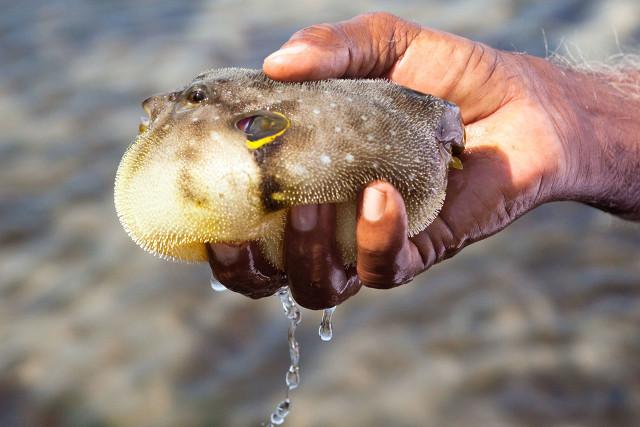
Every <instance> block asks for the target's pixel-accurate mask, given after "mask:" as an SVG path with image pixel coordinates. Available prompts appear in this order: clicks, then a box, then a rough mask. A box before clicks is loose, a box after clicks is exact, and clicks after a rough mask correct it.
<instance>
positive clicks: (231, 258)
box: [211, 243, 240, 265]
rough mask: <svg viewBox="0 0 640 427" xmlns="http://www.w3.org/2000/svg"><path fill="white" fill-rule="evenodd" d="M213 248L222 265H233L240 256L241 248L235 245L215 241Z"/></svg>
mask: <svg viewBox="0 0 640 427" xmlns="http://www.w3.org/2000/svg"><path fill="white" fill-rule="evenodd" d="M211 250H212V251H213V255H214V256H215V257H216V260H217V261H218V262H219V263H220V264H222V265H232V264H234V263H235V262H236V261H237V260H238V258H239V257H240V248H239V247H238V246H234V245H225V244H224V243H215V244H212V245H211Z"/></svg>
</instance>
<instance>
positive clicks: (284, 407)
mask: <svg viewBox="0 0 640 427" xmlns="http://www.w3.org/2000/svg"><path fill="white" fill-rule="evenodd" d="M289 409H291V401H290V400H289V399H285V400H283V401H282V402H280V403H279V404H278V406H277V407H276V411H275V413H276V414H278V415H280V416H281V417H282V418H284V417H286V416H287V415H289Z"/></svg>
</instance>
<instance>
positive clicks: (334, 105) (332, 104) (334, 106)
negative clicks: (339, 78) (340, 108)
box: [329, 102, 337, 108]
mask: <svg viewBox="0 0 640 427" xmlns="http://www.w3.org/2000/svg"><path fill="white" fill-rule="evenodd" d="M329 107H331V108H336V107H337V105H336V103H335V102H332V103H331V104H329Z"/></svg>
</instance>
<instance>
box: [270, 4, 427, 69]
mask: <svg viewBox="0 0 640 427" xmlns="http://www.w3.org/2000/svg"><path fill="white" fill-rule="evenodd" d="M419 33H420V27H419V26H418V25H416V24H412V23H409V22H406V21H403V20H401V19H400V18H398V17H396V16H394V15H391V14H388V13H372V14H366V15H360V16H357V17H355V18H353V19H350V20H348V21H342V22H338V23H336V24H321V25H314V26H311V27H308V28H304V29H302V30H300V31H298V32H296V33H295V34H294V35H293V36H292V37H291V38H290V39H289V41H287V42H286V43H285V44H284V45H283V46H282V47H281V48H280V50H278V51H276V52H274V53H273V54H271V55H269V56H268V57H267V58H266V59H265V61H264V65H263V69H264V72H265V74H267V75H268V76H269V77H270V78H272V79H274V80H289V81H301V80H321V79H327V78H338V77H380V76H382V75H384V74H386V73H387V72H388V71H389V70H390V69H391V67H392V66H393V64H394V63H395V62H396V61H397V60H398V58H400V57H401V56H402V55H403V53H404V51H405V50H406V49H407V47H408V46H409V44H410V42H411V40H412V39H413V38H415V37H417V35H418V34H419Z"/></svg>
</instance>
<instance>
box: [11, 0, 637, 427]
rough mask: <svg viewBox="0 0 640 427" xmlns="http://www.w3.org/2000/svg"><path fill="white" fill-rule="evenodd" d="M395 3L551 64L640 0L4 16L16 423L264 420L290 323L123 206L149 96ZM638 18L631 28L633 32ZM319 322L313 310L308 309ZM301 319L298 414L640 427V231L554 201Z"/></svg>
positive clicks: (185, 6) (247, 4) (596, 44)
mask: <svg viewBox="0 0 640 427" xmlns="http://www.w3.org/2000/svg"><path fill="white" fill-rule="evenodd" d="M380 9H386V10H390V11H393V12H396V13H398V14H400V15H402V16H405V17H410V18H411V19H413V20H415V21H418V22H421V23H423V24H428V25H432V26H436V27H439V28H442V29H446V30H450V31H455V32H460V33H462V34H464V35H468V36H473V37H476V38H479V39H481V40H484V41H486V42H488V43H491V44H493V45H496V46H499V47H502V48H505V49H512V50H518V51H528V52H531V53H535V54H544V52H545V48H544V38H543V36H542V32H541V29H544V30H545V34H546V38H547V40H548V43H549V46H550V48H551V49H554V48H555V47H557V46H558V45H559V44H560V42H561V41H562V40H564V41H565V43H569V44H572V43H575V44H577V45H579V46H580V47H581V48H582V51H583V52H584V54H585V55H586V56H590V57H592V58H596V59H601V58H603V57H606V56H607V55H609V54H612V53H616V52H617V51H618V49H619V48H618V44H617V43H618V42H617V41H616V40H618V41H619V44H620V45H634V46H637V45H638V41H639V40H640V22H639V21H638V20H639V18H638V17H639V16H640V3H638V2H637V1H635V0H611V1H609V0H608V1H606V2H598V1H579V0H556V1H524V0H499V1H491V2H489V1H472V0H459V1H451V2H439V1H418V0H412V1H405V2H393V3H391V2H389V3H386V2H382V1H370V2H366V1H352V2H343V1H337V0H330V1H325V2H315V1H314V2H311V1H296V2H293V1H278V2H275V1H271V0H269V1H260V2H258V1H257V0H256V1H239V2H236V1H234V2H232V1H230V0H227V1H215V2H206V1H196V2H175V3H169V2H161V1H148V2H127V1H122V0H119V1H114V2H108V3H107V2H86V1H80V0H76V1H74V0H54V1H47V2H44V1H39V2H38V1H26V2H8V3H7V4H5V5H3V13H2V14H0V58H1V59H0V129H2V133H1V135H0V343H2V345H0V425H2V426H13V425H25V424H27V425H77V426H85V425H116V426H175V425H184V426H198V425H208V426H211V425H220V426H245V425H258V424H259V423H260V422H261V421H264V419H265V415H266V414H268V413H269V412H270V411H271V410H272V409H273V407H274V405H275V404H276V403H277V402H279V401H281V400H282V398H283V378H282V374H283V372H285V371H286V370H287V368H288V366H289V360H288V357H287V356H288V349H287V342H286V334H285V331H286V329H287V326H288V321H287V320H286V319H284V318H283V316H282V312H281V308H280V307H279V306H278V305H277V304H275V301H274V300H273V299H266V300H262V301H252V300H249V299H246V298H243V297H240V296H237V295H235V294H233V293H232V292H222V293H214V292H212V291H211V288H210V286H209V285H208V284H207V280H208V279H209V276H210V272H209V271H208V269H207V268H206V266H193V265H180V264H172V263H166V262H163V261H161V260H158V259H155V258H153V257H151V256H149V255H147V254H145V253H144V252H142V250H140V249H138V248H137V247H135V245H134V244H133V243H132V242H131V241H130V240H129V238H128V237H127V236H126V234H125V233H124V231H123V230H122V229H121V227H120V225H119V224H118V221H117V218H116V216H115V212H114V208H113V202H112V185H113V178H114V173H115V169H116V166H117V163H118V161H119V159H120V156H121V155H122V153H123V152H124V149H125V148H126V146H127V144H128V142H129V141H130V140H131V138H132V136H133V135H134V134H135V133H136V129H137V125H138V118H139V116H140V114H141V113H142V110H141V109H140V107H139V103H140V101H141V100H142V99H144V98H145V97H147V96H148V95H150V94H152V93H155V92H159V91H164V90H167V89H171V88H174V87H176V86H179V85H181V84H183V83H184V82H186V81H187V80H189V79H190V78H191V77H192V76H193V75H195V74H197V73H198V72H200V71H201V70H203V69H206V68H209V67H214V66H228V65H238V66H259V64H260V62H261V58H262V57H264V56H265V55H266V54H267V53H269V51H270V50H272V49H274V48H275V47H277V46H278V45H279V44H280V43H282V42H283V41H285V40H286V38H287V37H288V35H289V34H291V33H292V32H293V31H295V30H296V29H298V28H301V27H304V26H306V25H310V24H312V23H314V22H321V21H331V20H337V19H344V18H347V17H349V16H352V15H354V14H356V13H359V12H363V11H366V10H380ZM614 29H615V31H614ZM307 313H308V314H307ZM320 316H321V313H319V312H318V313H311V312H305V323H304V324H303V325H302V326H301V328H299V329H298V330H297V338H298V340H299V342H300V348H301V358H302V360H304V376H303V378H302V383H301V387H300V388H299V389H297V390H296V392H295V402H294V406H295V409H293V410H292V412H291V414H290V415H289V416H288V417H287V425H293V426H334V425H335V426H342V425H349V426H388V425H393V426H425V425H427V426H438V427H447V426H465V425H474V426H491V427H494V426H539V425H546V426H569V425H580V426H599V425H629V426H632V425H639V424H640V333H639V332H638V325H639V324H640V228H639V226H638V225H636V224H631V223H625V222H622V221H619V220H615V219H613V218H611V217H609V216H608V215H606V214H602V213H599V212H597V211H595V210H592V209H589V208H586V207H583V206H579V205H575V204H555V205H549V206H546V207H544V208H543V209H539V210H537V211H535V212H533V213H531V214H529V215H527V216H525V217H524V218H522V219H521V220H519V221H517V222H516V223H515V224H514V225H513V226H511V227H510V228H509V229H508V230H506V231H505V232H503V233H500V234H498V235H496V236H495V237H494V238H491V239H489V240H487V241H484V242H481V243H478V244H476V245H473V246H471V247H469V248H467V249H466V250H465V251H464V252H463V253H462V254H461V255H460V256H458V257H456V258H454V259H452V260H449V261H447V262H445V263H444V264H442V265H439V266H437V267H435V268H433V269H432V270H431V271H429V272H428V273H427V274H424V275H422V276H420V277H419V278H418V279H417V280H416V281H415V282H414V283H412V284H411V285H409V286H405V287H402V288H399V289H395V290H393V291H390V292H383V291H374V290H369V289H365V290H363V291H361V292H360V294H359V295H358V296H357V297H356V298H353V299H352V300H350V301H348V302H347V303H345V304H343V305H341V306H340V307H339V309H338V317H337V318H336V319H334V323H335V327H336V331H339V332H336V334H335V336H334V337H333V340H332V341H331V342H330V343H329V344H327V343H323V342H322V341H321V340H320V339H319V338H318V330H317V327H318V324H319V322H320Z"/></svg>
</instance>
